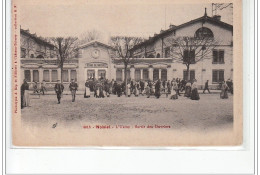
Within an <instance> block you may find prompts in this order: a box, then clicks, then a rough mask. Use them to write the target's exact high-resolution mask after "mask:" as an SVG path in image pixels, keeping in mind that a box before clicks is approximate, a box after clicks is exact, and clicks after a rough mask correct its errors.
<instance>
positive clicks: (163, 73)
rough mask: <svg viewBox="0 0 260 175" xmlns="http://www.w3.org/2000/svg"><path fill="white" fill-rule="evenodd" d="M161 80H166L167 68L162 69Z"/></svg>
mask: <svg viewBox="0 0 260 175" xmlns="http://www.w3.org/2000/svg"><path fill="white" fill-rule="evenodd" d="M161 76H162V81H164V80H165V81H166V80H167V70H166V69H162V75H161Z"/></svg>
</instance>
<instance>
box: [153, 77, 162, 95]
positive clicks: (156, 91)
mask: <svg viewBox="0 0 260 175" xmlns="http://www.w3.org/2000/svg"><path fill="white" fill-rule="evenodd" d="M160 90H161V81H160V80H158V81H157V82H156V84H155V94H154V95H155V97H156V98H160V95H161V94H160Z"/></svg>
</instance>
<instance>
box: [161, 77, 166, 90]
mask: <svg viewBox="0 0 260 175" xmlns="http://www.w3.org/2000/svg"><path fill="white" fill-rule="evenodd" d="M165 86H166V81H165V80H163V82H162V87H163V92H165Z"/></svg>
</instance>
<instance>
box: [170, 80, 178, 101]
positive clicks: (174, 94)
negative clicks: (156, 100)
mask: <svg viewBox="0 0 260 175" xmlns="http://www.w3.org/2000/svg"><path fill="white" fill-rule="evenodd" d="M177 90H178V84H177V82H176V81H175V79H173V84H172V89H171V97H170V99H172V100H176V99H178V95H177Z"/></svg>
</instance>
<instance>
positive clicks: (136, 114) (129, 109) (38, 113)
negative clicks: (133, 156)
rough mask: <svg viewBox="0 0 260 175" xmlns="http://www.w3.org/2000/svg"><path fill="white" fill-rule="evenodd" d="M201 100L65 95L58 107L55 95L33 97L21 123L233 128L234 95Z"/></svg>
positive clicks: (204, 96)
mask: <svg viewBox="0 0 260 175" xmlns="http://www.w3.org/2000/svg"><path fill="white" fill-rule="evenodd" d="M200 98H201V99H200V100H199V101H194V100H190V99H188V98H186V97H183V96H181V97H179V99H178V100H170V99H169V98H166V97H165V95H163V96H162V97H161V98H160V99H156V98H155V97H151V98H146V96H139V97H134V96H131V97H129V98H128V97H125V96H122V97H117V96H115V95H112V96H111V97H109V98H94V97H93V96H91V97H90V98H83V95H77V97H76V101H75V102H71V95H63V98H62V99H61V104H57V99H56V96H55V95H45V96H43V95H42V96H41V97H40V98H38V97H37V96H31V107H26V108H24V109H22V123H23V124H25V125H33V126H36V127H44V126H47V127H52V126H53V124H57V125H58V126H59V127H66V128H73V127H83V126H84V125H85V124H93V125H96V124H100V125H111V126H116V125H124V126H130V127H133V128H134V127H135V126H136V125H138V126H140V125H146V126H147V125H153V126H154V125H158V126H170V128H171V129H177V130H183V131H185V130H200V131H203V132H205V131H210V130H215V129H232V126H233V96H232V95H230V94H229V98H228V99H224V100H223V99H220V97H219V94H216V93H215V94H200Z"/></svg>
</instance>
